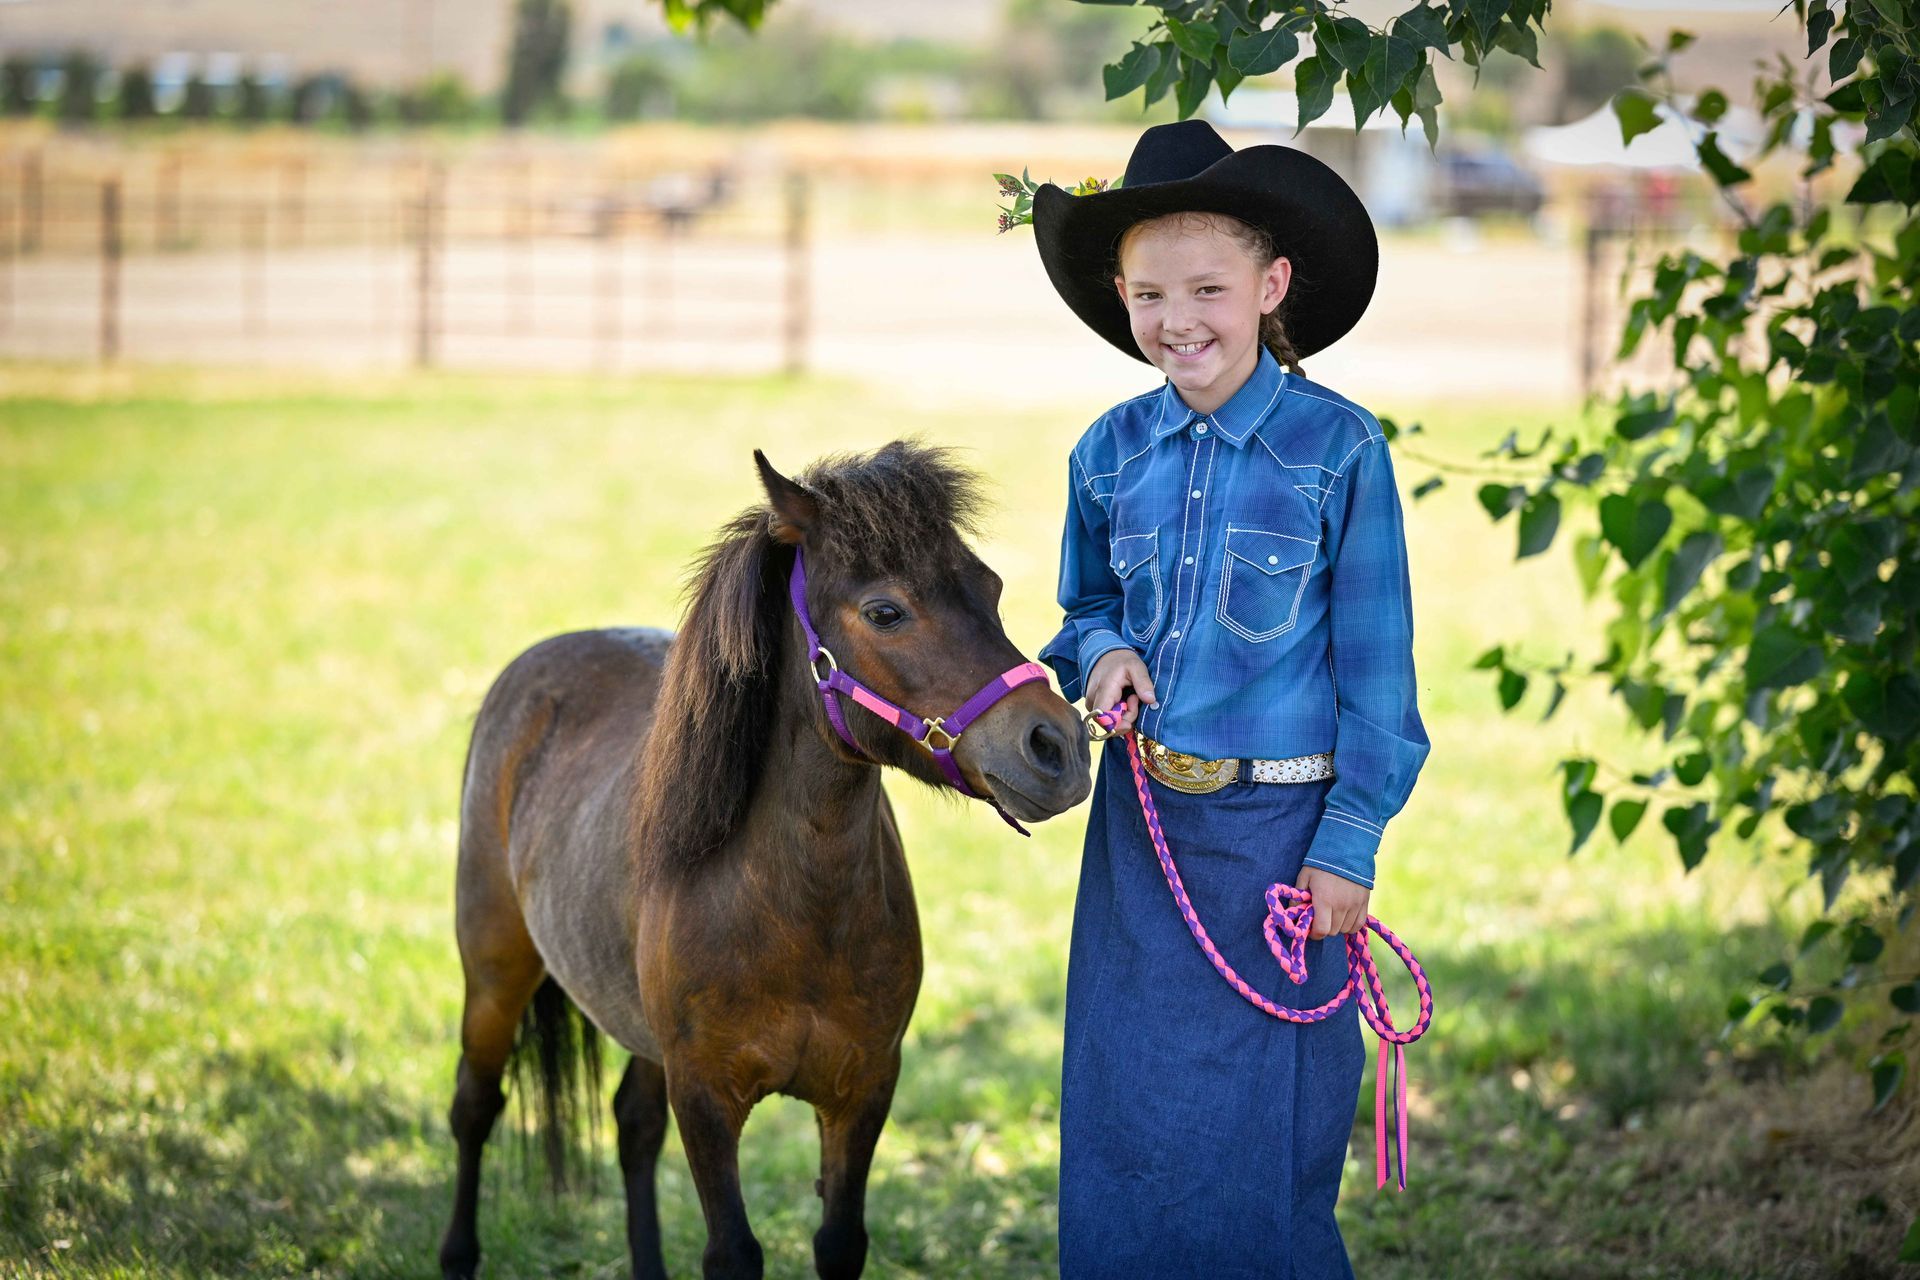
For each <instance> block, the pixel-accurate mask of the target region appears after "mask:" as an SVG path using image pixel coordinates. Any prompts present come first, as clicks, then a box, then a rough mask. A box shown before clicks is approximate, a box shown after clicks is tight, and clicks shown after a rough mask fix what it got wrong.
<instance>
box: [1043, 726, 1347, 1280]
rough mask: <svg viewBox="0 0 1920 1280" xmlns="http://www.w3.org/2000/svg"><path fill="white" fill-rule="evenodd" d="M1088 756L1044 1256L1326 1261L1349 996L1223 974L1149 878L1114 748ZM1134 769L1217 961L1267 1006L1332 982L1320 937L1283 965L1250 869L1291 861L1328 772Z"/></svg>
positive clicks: (1210, 1262) (1330, 948) (1308, 1276)
mask: <svg viewBox="0 0 1920 1280" xmlns="http://www.w3.org/2000/svg"><path fill="white" fill-rule="evenodd" d="M1102 757H1103V758H1102V760H1101V762H1100V767H1099V772H1098V775H1097V778H1096V780H1095V783H1094V793H1093V804H1092V809H1091V812H1090V814H1089V815H1088V820H1087V837H1086V849H1085V853H1084V855H1083V860H1082V862H1081V869H1080V884H1079V890H1078V896H1077V897H1076V899H1075V902H1074V910H1073V937H1072V943H1071V947H1070V950H1069V954H1068V962H1067V1008H1066V1040H1065V1045H1064V1056H1063V1058H1062V1068H1061V1083H1060V1274H1061V1276H1062V1277H1063V1280H1139V1278H1140V1277H1156V1278H1163V1280H1174V1278H1176V1277H1207V1278H1208V1280H1228V1278H1230V1277H1255V1276H1258V1277H1270V1278H1272V1280H1333V1278H1339V1280H1346V1278H1348V1277H1351V1276H1352V1275H1353V1268H1352V1266H1351V1265H1350V1264H1349V1262H1348V1260H1347V1251H1346V1245H1345V1243H1344V1242H1343V1241H1342V1240H1341V1238H1340V1228H1339V1226H1338V1225H1337V1224H1336V1223H1335V1221H1334V1214H1333V1208H1334V1201H1335V1200H1336V1199H1337V1197H1338V1195H1339V1191H1340V1175H1341V1170H1342V1169H1343V1167H1344V1166H1345V1163H1346V1155H1347V1142H1348V1138H1349V1136H1350V1135H1351V1133H1352V1130H1353V1124H1354V1112H1355V1106H1356V1104H1357V1102H1358V1100H1359V1090H1360V1077H1361V1073H1362V1070H1363V1068H1364V1066H1365V1058H1366V1052H1365V1047H1364V1046H1363V1045H1362V1043H1361V1038H1360V1023H1359V1014H1358V1005H1357V1003H1356V1002H1355V1001H1354V1000H1352V999H1349V1000H1348V1002H1347V1003H1346V1004H1345V1005H1343V1006H1342V1007H1341V1008H1340V1009H1339V1011H1338V1012H1336V1013H1335V1014H1334V1015H1333V1016H1332V1017H1330V1018H1328V1019H1327V1020H1325V1021H1323V1022H1317V1023H1292V1022H1283V1021H1281V1020H1279V1019H1277V1018H1274V1017H1272V1016H1271V1015H1269V1014H1266V1013H1263V1012H1262V1011H1261V1010H1259V1009H1257V1008H1255V1007H1254V1006H1253V1005H1251V1004H1249V1003H1247V1002H1246V1001H1245V1000H1244V999H1243V998H1242V997H1241V996H1240V994H1239V993H1238V992H1236V991H1235V990H1234V989H1233V988H1232V987H1230V986H1228V985H1227V983H1226V981H1225V980H1224V979H1223V978H1221V976H1220V975H1219V973H1217V972H1216V971H1215V970H1214V968H1213V966H1212V964H1211V963H1209V962H1208V960H1207V957H1206V955H1205V953H1203V952H1202V951H1201V950H1200V947H1199V944H1198V943H1196V942H1195V941H1194V939H1193V935H1192V933H1191V932H1190V931H1189V930H1188V928H1187V925H1186V922H1185V920H1183V919H1182V918H1181V915H1180V911H1179V909H1178V907H1176V906H1175V904H1174V900H1173V894H1172V893H1171V891H1169V889H1168V888H1167V881H1166V876H1165V874H1164V873H1163V872H1162V871H1161V869H1160V862H1159V859H1158V858H1157V857H1156V856H1155V854H1154V849H1153V843H1152V840H1151V838H1150V837H1149V836H1148V834H1147V828H1146V823H1145V820H1144V819H1143V818H1142V816H1141V813H1140V800H1139V797H1138V796H1137V795H1136V794H1135V792H1134V786H1133V777H1132V770H1131V766H1130V765H1129V763H1128V760H1127V752H1126V749H1125V746H1124V745H1123V744H1122V743H1121V742H1119V741H1115V742H1113V743H1111V744H1109V745H1108V746H1106V747H1105V748H1103V749H1102ZM1148 785H1149V786H1151V787H1152V788H1153V798H1154V803H1155V804H1156V805H1157V806H1158V807H1159V810H1160V817H1161V822H1162V826H1163V828H1164V830H1165V832H1166V836H1167V843H1168V845H1169V847H1170V848H1171V849H1172V851H1173V858H1174V863H1175V865H1176V866H1177V867H1178V868H1179V871H1180V877H1181V880H1182V882H1183V883H1184V884H1185V885H1186V889H1187V895H1188V897H1189V898H1191V899H1192V901H1193V906H1194V910H1195V911H1196V912H1197V913H1198V915H1199V917H1200V922H1201V924H1203V925H1204V926H1206V929H1207V932H1208V933H1209V934H1210V935H1211V936H1212V938H1213V941H1214V945H1215V946H1217V947H1218V948H1219V949H1220V952H1221V954H1222V955H1224V956H1225V957H1226V959H1227V961H1228V963H1230V964H1231V965H1232V966H1233V967H1234V968H1235V969H1236V970H1238V971H1239V973H1240V976H1241V977H1243V978H1245V979H1246V980H1247V981H1248V982H1249V983H1250V984H1251V985H1252V986H1253V988H1254V989H1255V990H1256V991H1259V992H1261V993H1262V994H1263V995H1265V996H1266V997H1267V998H1268V999H1269V1000H1272V1001H1273V1002H1274V1003H1275V1004H1279V1005H1283V1006H1291V1007H1296V1008H1312V1007H1314V1006H1316V1005H1319V1004H1323V1003H1325V1002H1326V1001H1327V1000H1328V999H1330V998H1331V997H1332V996H1333V995H1334V994H1335V993H1336V992H1338V991H1339V989H1340V987H1341V985H1342V984H1343V983H1344V982H1345V981H1346V955H1345V951H1344V947H1343V945H1342V940H1341V939H1340V938H1339V937H1337V936H1334V937H1326V938H1320V939H1316V940H1314V941H1311V942H1309V943H1308V944H1307V973H1308V977H1307V981H1306V982H1305V983H1303V984H1299V985H1295V984H1294V983H1293V982H1292V981H1291V980H1290V979H1289V978H1288V977H1287V976H1286V974H1285V973H1284V972H1283V971H1282V970H1281V968H1280V966H1279V965H1278V964H1277V963H1276V962H1275V961H1274V959H1273V956H1272V953H1271V952H1269V951H1268V950H1267V944H1266V939H1265V938H1264V937H1263V936H1262V933H1261V923H1262V921H1264V920H1265V919H1266V914H1267V908H1266V900H1265V895H1266V890H1267V886H1268V885H1270V884H1272V883H1274V882H1275V881H1280V882H1283V883H1285V884H1292V883H1293V882H1294V880H1295V879H1296V878H1297V877H1298V876H1299V874H1300V868H1301V866H1302V862H1303V859H1304V858H1305V856H1306V850H1307V845H1308V842H1309V841H1310V840H1311V839H1312V837H1313V832H1314V829H1315V827H1316V826H1317V825H1318V824H1319V821H1320V814H1321V811H1322V809H1323V808H1324V805H1325V800H1326V795H1327V792H1328V791H1329V790H1330V789H1331V788H1332V786H1333V779H1331V778H1321V779H1317V780H1315V781H1313V782H1293V783H1258V784H1252V783H1236V784H1233V785H1230V786H1228V787H1225V788H1223V789H1221V790H1219V791H1216V792H1213V793H1212V794H1209V795H1186V794H1184V793H1182V792H1178V791H1175V790H1173V789H1172V788H1169V787H1164V786H1161V785H1160V784H1159V783H1158V782H1149V784H1148Z"/></svg>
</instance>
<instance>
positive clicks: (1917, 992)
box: [1887, 979, 1920, 1013]
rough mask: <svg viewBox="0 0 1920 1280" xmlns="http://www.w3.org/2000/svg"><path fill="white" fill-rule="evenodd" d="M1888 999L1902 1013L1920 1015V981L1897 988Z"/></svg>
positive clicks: (1890, 993)
mask: <svg viewBox="0 0 1920 1280" xmlns="http://www.w3.org/2000/svg"><path fill="white" fill-rule="evenodd" d="M1887 998H1888V999H1889V1000H1891V1001H1893V1007H1894V1008H1896V1009H1898V1010H1899V1011H1900V1012H1902V1013H1920V979H1915V980H1914V981H1912V982H1909V983H1906V984H1905V985H1904V986H1898V987H1895V988H1894V989H1893V990H1892V991H1891V992H1889V993H1888V994H1887Z"/></svg>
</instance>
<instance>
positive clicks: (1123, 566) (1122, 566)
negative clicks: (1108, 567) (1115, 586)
mask: <svg viewBox="0 0 1920 1280" xmlns="http://www.w3.org/2000/svg"><path fill="white" fill-rule="evenodd" d="M1126 567H1127V562H1126V561H1125V560H1122V561H1121V562H1120V563H1119V564H1117V565H1115V566H1114V568H1116V569H1124V568H1126Z"/></svg>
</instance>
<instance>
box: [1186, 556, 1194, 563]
mask: <svg viewBox="0 0 1920 1280" xmlns="http://www.w3.org/2000/svg"><path fill="white" fill-rule="evenodd" d="M1187 563H1188V564H1192V563H1193V557H1192V556H1188V557H1187Z"/></svg>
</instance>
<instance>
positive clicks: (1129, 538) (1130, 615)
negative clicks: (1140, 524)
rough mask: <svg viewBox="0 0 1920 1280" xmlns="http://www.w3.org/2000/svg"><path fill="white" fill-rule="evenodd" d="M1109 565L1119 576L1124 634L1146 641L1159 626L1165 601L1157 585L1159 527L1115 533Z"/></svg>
mask: <svg viewBox="0 0 1920 1280" xmlns="http://www.w3.org/2000/svg"><path fill="white" fill-rule="evenodd" d="M1108 567H1110V568H1111V569H1112V570H1113V573H1114V576H1115V577H1117V578H1119V579H1120V585H1121V589H1122V593H1123V599H1124V604H1123V607H1122V610H1121V615H1122V617H1121V625H1122V627H1123V628H1124V629H1125V631H1126V633H1127V638H1128V639H1129V640H1133V641H1136V642H1137V643H1140V644H1145V643H1146V642H1147V641H1149V640H1151V639H1152V638H1153V633H1154V632H1155V631H1156V630H1157V629H1158V628H1159V626H1160V611H1161V609H1162V608H1163V607H1164V606H1165V604H1166V601H1165V599H1164V592H1163V591H1162V589H1161V585H1160V531H1159V530H1158V529H1148V530H1147V531H1145V532H1144V533H1124V534H1116V535H1115V536H1114V539H1113V550H1112V559H1111V560H1110V561H1109V562H1108Z"/></svg>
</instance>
